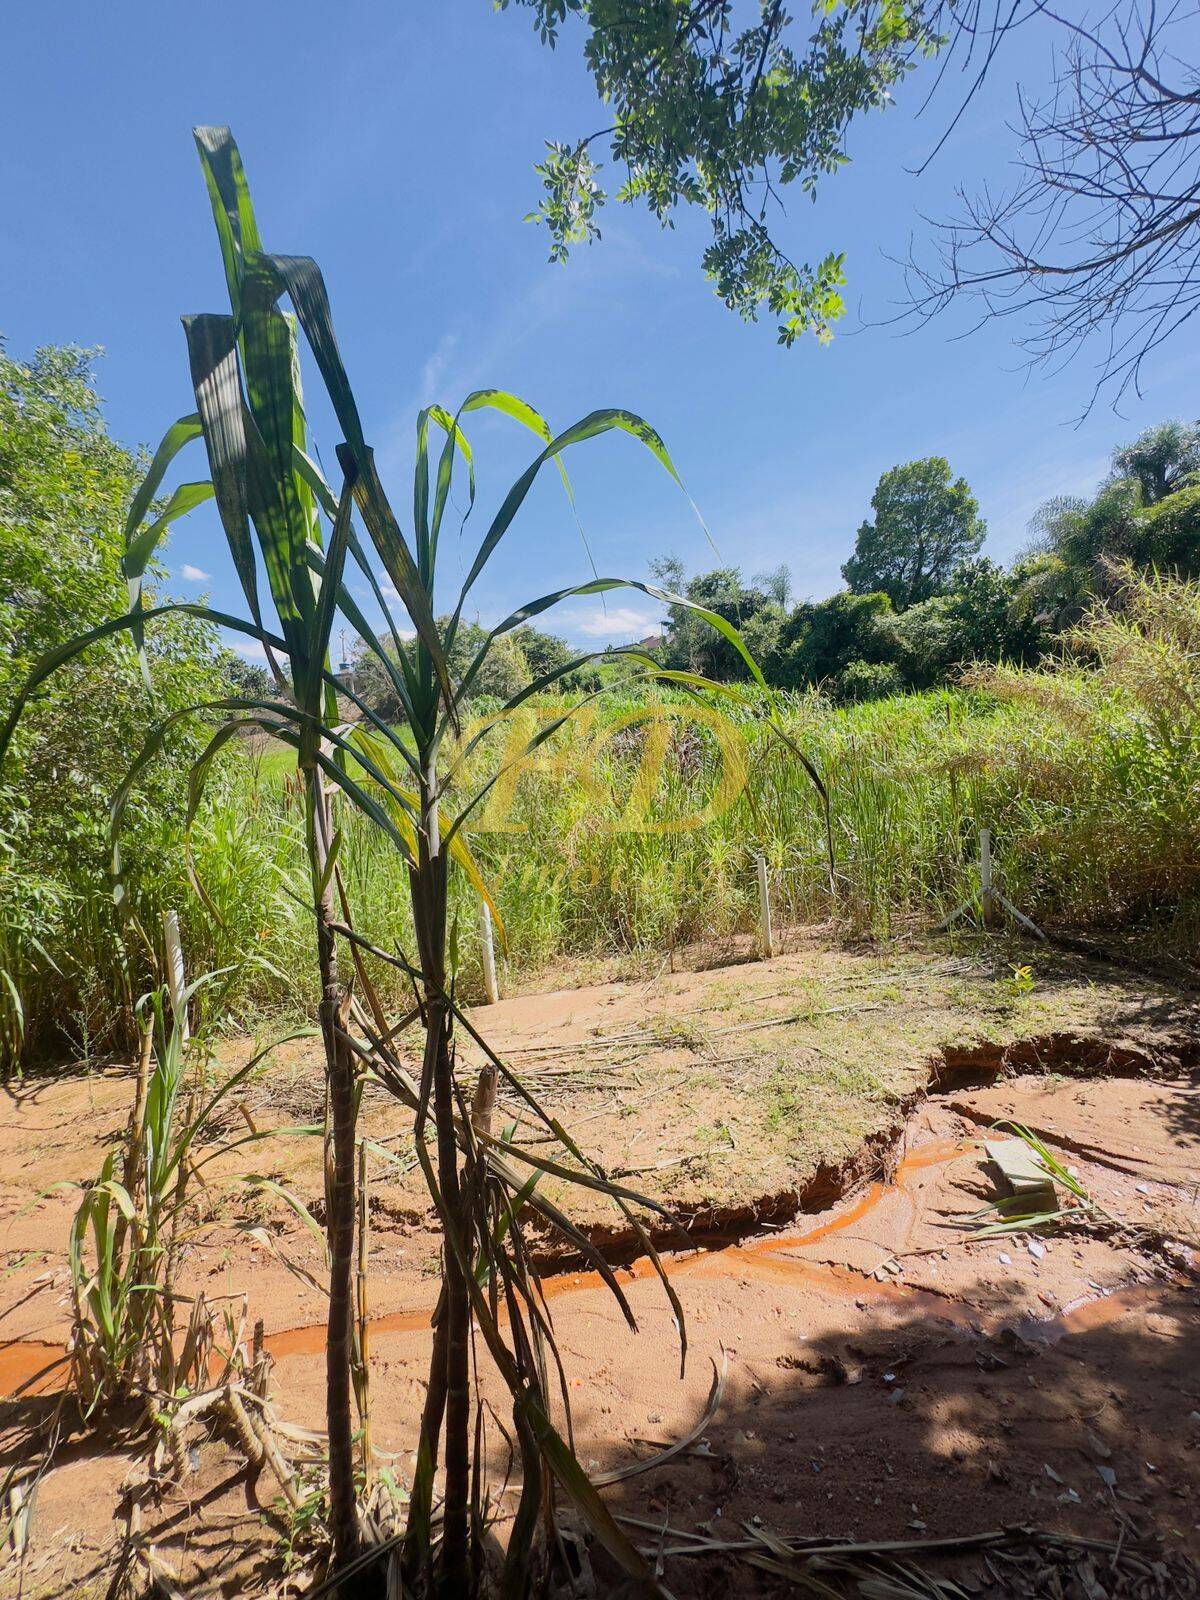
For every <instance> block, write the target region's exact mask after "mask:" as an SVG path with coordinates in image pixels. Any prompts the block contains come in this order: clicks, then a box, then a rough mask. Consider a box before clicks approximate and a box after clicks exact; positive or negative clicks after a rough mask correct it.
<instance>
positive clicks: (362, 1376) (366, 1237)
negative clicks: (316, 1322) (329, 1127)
mask: <svg viewBox="0 0 1200 1600" xmlns="http://www.w3.org/2000/svg"><path fill="white" fill-rule="evenodd" d="M370 1226H371V1208H370V1204H369V1191H368V1188H367V1146H366V1143H365V1141H364V1140H361V1139H360V1140H359V1143H358V1274H357V1279H358V1281H357V1283H356V1285H355V1288H356V1290H357V1295H356V1298H357V1300H358V1360H359V1367H360V1371H359V1382H358V1388H359V1410H360V1412H361V1415H360V1418H359V1420H360V1422H361V1423H362V1435H361V1439H362V1464H363V1479H364V1481H365V1482H367V1483H369V1482H370V1481H371V1370H370V1364H369V1363H370V1359H371V1352H370V1321H369V1311H370V1308H369V1306H368V1303H367V1260H368V1255H369V1251H370V1241H371V1234H370Z"/></svg>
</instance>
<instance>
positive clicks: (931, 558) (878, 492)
mask: <svg viewBox="0 0 1200 1600" xmlns="http://www.w3.org/2000/svg"><path fill="white" fill-rule="evenodd" d="M871 508H872V510H873V511H874V513H875V520H874V521H873V522H864V523H863V524H862V526H861V527H860V528H859V530H858V538H857V540H856V541H855V546H854V554H853V555H852V556H851V557H850V559H849V561H847V562H846V564H845V566H844V567H843V568H842V576H843V578H845V580H846V583H847V584H848V585H849V587H850V589H851V591H852V592H853V593H854V594H872V593H875V592H879V593H882V594H886V595H888V596H889V597H890V598H891V601H892V603H893V605H894V606H895V607H896V609H897V610H898V611H902V610H903V609H904V608H905V607H906V606H911V605H916V604H917V603H918V602H920V601H922V600H928V599H929V598H930V597H931V596H932V595H935V594H938V593H940V592H941V591H942V590H943V589H945V587H946V585H947V583H948V582H949V579H950V575H951V573H952V572H953V571H954V570H955V568H956V567H957V566H959V565H960V563H962V562H963V561H967V560H970V558H971V557H972V556H975V555H978V553H979V550H980V548H981V546H982V544H983V540H984V535H985V534H986V532H987V524H986V523H985V522H984V521H983V519H982V518H981V517H980V515H979V504H978V502H977V500H976V499H975V496H974V495H973V494H972V493H971V490H970V488H969V487H968V485H967V481H966V479H965V478H955V477H953V476H952V474H951V471H950V463H949V462H948V461H947V460H946V459H945V457H944V456H927V457H925V458H924V459H923V460H921V461H908V462H905V463H904V465H903V466H898V467H892V468H891V469H890V470H889V471H888V472H885V473H884V474H883V476H882V477H881V478H880V480H879V483H878V484H877V485H876V488H875V493H874V494H873V495H872V496H871Z"/></svg>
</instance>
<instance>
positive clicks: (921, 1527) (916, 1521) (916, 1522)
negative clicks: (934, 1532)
mask: <svg viewBox="0 0 1200 1600" xmlns="http://www.w3.org/2000/svg"><path fill="white" fill-rule="evenodd" d="M909 1527H910V1528H914V1529H915V1530H916V1531H917V1533H924V1532H925V1524H924V1523H923V1522H922V1521H921V1519H920V1517H914V1518H913V1520H912V1521H911V1522H910V1523H909Z"/></svg>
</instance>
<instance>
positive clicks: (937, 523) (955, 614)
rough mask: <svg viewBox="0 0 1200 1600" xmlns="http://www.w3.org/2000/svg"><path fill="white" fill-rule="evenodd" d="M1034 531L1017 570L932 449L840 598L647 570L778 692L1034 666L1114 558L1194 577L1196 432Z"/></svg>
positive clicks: (546, 648)
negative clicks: (987, 550)
mask: <svg viewBox="0 0 1200 1600" xmlns="http://www.w3.org/2000/svg"><path fill="white" fill-rule="evenodd" d="M1030 532H1031V541H1030V544H1029V546H1028V547H1027V549H1026V550H1025V551H1024V552H1023V553H1022V555H1021V556H1020V557H1019V558H1018V559H1017V560H1016V561H1015V562H1014V563H1013V564H1012V565H1011V566H1009V567H1003V566H1001V565H999V564H998V563H996V562H995V561H992V560H990V559H989V558H988V557H987V556H984V555H982V554H981V551H982V548H983V543H984V538H985V536H986V533H987V525H986V523H985V522H984V520H983V518H982V517H981V516H980V514H979V505H978V502H977V501H976V498H975V496H974V494H973V493H972V492H971V489H970V487H969V485H968V484H967V482H966V480H965V479H964V478H961V477H955V475H954V474H953V472H952V470H951V468H950V464H949V462H947V461H946V460H945V459H944V458H943V457H941V456H928V457H925V458H924V459H922V460H919V461H908V462H904V463H902V464H900V465H898V466H895V467H892V468H891V469H890V470H889V471H887V472H885V473H884V474H883V476H882V477H881V478H880V480H879V482H878V484H877V485H876V487H875V492H874V494H873V496H872V497H871V515H870V517H869V518H868V519H867V520H866V521H864V522H863V523H862V525H861V526H860V527H859V529H858V533H857V536H856V538H855V542H854V550H853V552H852V554H851V555H850V557H849V559H848V560H847V561H846V562H845V564H844V566H843V567H842V577H843V579H844V580H845V585H846V586H845V588H844V589H842V590H840V591H839V592H838V593H836V594H833V595H830V596H829V598H828V599H825V600H816V601H812V600H805V601H800V602H799V603H795V602H794V601H793V598H792V585H791V576H790V574H789V571H788V568H787V567H786V566H780V567H778V568H776V569H775V570H774V571H772V572H767V573H760V574H758V575H756V576H754V577H752V578H749V579H747V578H746V577H745V576H744V575H743V573H742V572H741V571H740V569H739V568H737V567H717V568H715V569H714V570H712V571H710V572H703V573H699V574H696V575H694V576H692V577H689V576H688V575H687V573H686V572H685V570H684V567H683V563H682V562H681V561H679V560H678V559H677V558H675V557H668V558H666V559H664V560H660V561H657V562H655V563H653V564H652V567H651V571H652V574H653V576H654V578H655V580H656V581H657V582H658V583H659V584H661V585H662V586H663V587H664V588H666V589H668V590H670V591H671V592H672V593H675V594H680V595H683V596H685V597H686V598H687V599H688V600H691V601H694V602H697V603H698V604H700V605H702V606H704V607H705V608H706V609H707V610H709V611H715V612H716V613H718V614H719V615H720V616H722V617H724V618H726V620H728V621H729V622H732V623H734V624H735V625H736V627H737V628H738V629H739V630H740V631H741V633H742V636H743V637H744V639H745V641H746V643H747V645H748V646H749V648H750V650H751V652H752V654H753V655H754V657H755V659H756V660H757V661H758V663H759V665H760V667H761V668H762V671H763V675H764V676H765V677H766V679H767V681H768V682H769V683H771V684H772V685H774V686H775V687H777V688H784V689H804V688H820V689H822V690H823V691H824V692H825V693H827V694H828V695H829V696H830V697H831V698H833V699H835V700H838V701H851V700H864V699H873V698H878V697H880V696H883V695H888V694H897V693H901V692H903V691H905V690H912V689H929V688H933V687H936V686H937V685H938V684H943V683H947V682H952V681H954V680H955V678H956V677H957V676H958V674H959V673H960V671H961V669H962V668H963V667H965V666H966V665H967V664H969V663H971V662H980V661H982V662H997V661H1008V662H1012V663H1016V664H1019V665H1029V664H1032V663H1034V662H1036V661H1037V660H1039V659H1040V658H1041V657H1042V656H1043V655H1045V654H1046V653H1047V652H1048V651H1051V650H1053V649H1054V648H1055V646H1056V643H1057V641H1058V640H1059V639H1060V637H1061V636H1062V634H1063V633H1064V632H1065V631H1066V630H1067V629H1069V628H1070V627H1072V626H1073V625H1074V624H1075V623H1076V622H1078V621H1079V619H1080V618H1081V617H1082V615H1083V613H1084V611H1085V610H1086V608H1087V606H1088V605H1089V604H1090V603H1091V602H1092V601H1093V600H1095V599H1098V598H1103V597H1104V596H1105V595H1106V594H1107V593H1108V592H1109V591H1110V590H1111V589H1112V588H1113V586H1114V584H1115V581H1116V579H1115V569H1116V565H1117V564H1119V563H1124V562H1130V563H1132V564H1133V565H1134V566H1135V567H1140V568H1146V569H1150V568H1153V569H1155V570H1157V571H1159V572H1164V573H1174V574H1176V575H1178V576H1180V577H1187V578H1195V577H1200V423H1198V424H1192V423H1184V422H1165V423H1162V424H1160V425H1159V426H1157V427H1154V428H1150V429H1148V430H1147V431H1146V432H1145V433H1143V434H1141V435H1140V436H1139V437H1138V438H1137V439H1136V440H1134V442H1133V443H1132V444H1129V445H1125V446H1122V447H1121V448H1119V449H1117V450H1116V451H1115V452H1114V454H1113V458H1112V467H1111V471H1110V473H1109V476H1108V477H1107V478H1106V479H1105V481H1104V482H1103V483H1102V484H1101V486H1100V487H1099V489H1098V490H1097V492H1096V493H1095V495H1093V496H1092V497H1091V498H1090V499H1084V498H1074V497H1067V496H1062V497H1059V498H1057V499H1053V500H1050V501H1048V502H1047V503H1046V504H1045V505H1044V506H1042V507H1041V509H1040V510H1039V512H1038V514H1037V516H1036V517H1035V518H1034V521H1033V523H1032V524H1031V529H1030ZM664 627H665V631H664V634H663V638H662V642H661V644H660V645H658V646H657V647H656V649H655V654H656V655H657V657H658V658H659V659H660V660H661V662H662V664H663V665H664V666H667V667H672V668H682V669H684V670H687V671H691V672H699V673H703V674H704V675H705V676H706V677H709V678H714V679H716V680H717V681H718V682H730V681H738V680H742V679H745V678H746V676H747V674H746V668H745V664H744V662H743V661H742V659H741V657H740V656H739V655H738V653H737V651H736V650H735V649H734V648H733V646H732V645H730V644H729V643H728V641H727V640H725V639H724V638H722V637H721V635H720V634H718V633H717V632H716V631H715V630H714V629H713V628H711V627H710V626H709V624H708V623H707V622H705V621H704V620H703V619H702V618H700V617H698V616H697V615H696V614H695V612H692V611H689V610H688V609H686V608H685V607H683V606H671V607H669V610H668V616H667V617H666V618H665V619H664ZM486 636H487V635H486V630H485V629H484V627H483V626H482V625H481V624H480V623H478V622H464V623H463V625H462V626H461V627H460V629H459V632H458V635H457V638H456V641H455V646H454V652H453V659H452V661H451V664H450V665H451V670H452V671H453V672H454V673H455V674H456V675H457V676H459V677H461V676H462V675H463V674H464V673H465V671H466V668H467V666H468V664H469V663H470V661H471V660H472V659H473V657H474V656H475V654H476V652H477V651H478V649H479V647H480V645H481V643H482V642H483V640H484V639H485V638H486ZM576 654H578V652H576V651H574V650H572V648H571V647H570V646H569V645H568V644H567V643H566V642H565V641H564V640H563V639H561V638H559V637H558V636H557V635H555V634H553V633H549V632H545V631H543V630H542V629H539V628H534V627H532V626H530V625H526V626H524V627H522V628H518V629H515V630H514V631H513V632H512V633H509V634H506V635H504V636H503V637H502V638H501V639H500V640H498V641H497V648H494V649H493V650H492V651H491V652H490V653H489V656H488V661H487V665H486V666H485V668H484V670H483V671H482V672H481V673H480V674H479V676H478V678H477V679H476V680H475V682H474V685H473V689H472V694H471V697H470V698H472V699H476V700H478V699H484V700H487V701H491V702H495V701H504V700H507V699H509V698H510V697H511V696H512V695H514V694H516V693H517V692H518V691H519V690H520V689H523V688H524V687H525V686H526V685H528V684H529V683H530V682H531V681H533V680H535V679H539V678H542V677H543V676H546V675H548V674H554V675H556V676H554V678H553V682H552V684H551V685H550V686H551V687H552V688H554V689H560V690H564V691H568V692H578V691H580V690H590V689H594V688H596V687H598V686H599V684H600V683H601V681H602V678H603V673H602V670H601V668H600V667H597V666H593V665H590V664H589V665H585V666H583V667H580V668H576V669H574V670H573V671H569V672H565V673H564V672H563V670H562V669H564V668H565V667H567V666H568V665H569V663H570V661H571V660H572V658H573V656H575V655H576ZM351 665H352V669H353V679H352V682H353V686H354V689H355V692H356V693H357V694H358V695H359V696H360V697H361V698H362V699H364V700H365V701H366V703H367V704H368V705H369V706H370V707H371V709H372V710H373V711H375V712H376V714H377V715H379V716H382V717H385V718H386V719H387V720H388V721H398V720H399V719H400V716H401V708H400V706H399V704H398V703H397V700H396V695H395V689H394V685H393V683H392V681H391V679H390V678H389V676H388V674H387V672H386V671H385V670H384V668H383V667H382V665H381V664H380V662H379V661H378V660H377V659H376V658H375V657H373V656H371V655H369V654H365V653H360V654H359V655H357V656H356V657H355V658H354V660H353V662H352V664H351ZM226 669H227V671H228V672H229V674H230V676H231V677H232V678H234V679H235V680H236V681H237V683H238V686H239V688H241V689H242V691H243V692H246V691H247V690H248V689H250V688H251V687H253V683H252V680H254V679H256V678H257V677H259V676H262V677H263V678H264V679H265V674H262V672H261V669H259V668H256V667H249V666H247V665H246V664H245V663H242V662H239V661H238V660H237V659H236V658H228V659H227V661H226Z"/></svg>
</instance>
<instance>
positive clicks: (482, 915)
mask: <svg viewBox="0 0 1200 1600" xmlns="http://www.w3.org/2000/svg"><path fill="white" fill-rule="evenodd" d="M479 941H480V944H481V945H482V946H483V990H484V993H485V994H486V995H487V999H488V1004H489V1005H491V1006H494V1005H495V1004H496V1001H497V1000H499V998H500V985H499V984H498V983H497V982H496V946H495V942H494V940H493V938H492V912H491V908H490V907H489V905H488V903H487V901H486V900H480V902H479Z"/></svg>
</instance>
